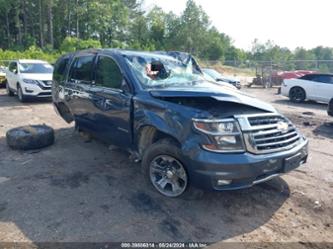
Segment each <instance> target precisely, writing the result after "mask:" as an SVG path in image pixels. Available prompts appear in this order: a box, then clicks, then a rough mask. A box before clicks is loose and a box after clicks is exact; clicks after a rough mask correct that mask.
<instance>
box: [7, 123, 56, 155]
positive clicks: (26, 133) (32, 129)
mask: <svg viewBox="0 0 333 249" xmlns="http://www.w3.org/2000/svg"><path fill="white" fill-rule="evenodd" d="M6 139H7V144H8V146H9V147H10V148H12V149H15V150H34V149H41V148H44V147H46V146H49V145H51V144H53V143H54V130H53V129H52V128H51V127H49V126H46V125H31V126H22V127H18V128H14V129H11V130H9V131H7V133H6Z"/></svg>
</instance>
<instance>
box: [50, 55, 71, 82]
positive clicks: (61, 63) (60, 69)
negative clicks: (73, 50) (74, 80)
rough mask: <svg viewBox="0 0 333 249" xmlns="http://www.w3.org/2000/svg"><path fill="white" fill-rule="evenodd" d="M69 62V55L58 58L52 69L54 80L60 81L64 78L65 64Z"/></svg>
mask: <svg viewBox="0 0 333 249" xmlns="http://www.w3.org/2000/svg"><path fill="white" fill-rule="evenodd" d="M68 62H69V57H63V58H60V59H59V60H58V61H57V62H56V64H55V66H54V71H53V79H54V80H56V81H62V80H64V78H65V74H66V68H67V64H68Z"/></svg>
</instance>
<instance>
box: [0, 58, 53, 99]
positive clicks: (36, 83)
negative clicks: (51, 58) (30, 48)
mask: <svg viewBox="0 0 333 249" xmlns="http://www.w3.org/2000/svg"><path fill="white" fill-rule="evenodd" d="M52 73H53V66H52V65H50V64H49V63H47V62H46V61H41V60H15V61H11V62H10V63H9V67H8V70H7V71H6V79H7V84H6V88H7V93H8V95H9V96H14V93H17V96H18V98H19V100H20V101H21V102H24V101H25V100H27V99H28V98H33V97H35V98H45V97H51V87H52Z"/></svg>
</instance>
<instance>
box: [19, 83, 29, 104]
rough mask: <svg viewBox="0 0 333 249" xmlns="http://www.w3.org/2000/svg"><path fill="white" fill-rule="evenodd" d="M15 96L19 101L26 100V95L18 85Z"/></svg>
mask: <svg viewBox="0 0 333 249" xmlns="http://www.w3.org/2000/svg"><path fill="white" fill-rule="evenodd" d="M17 97H18V99H19V101H20V102H22V103H24V102H25V101H26V100H27V98H26V96H25V95H24V94H23V92H22V88H21V86H20V85H17Z"/></svg>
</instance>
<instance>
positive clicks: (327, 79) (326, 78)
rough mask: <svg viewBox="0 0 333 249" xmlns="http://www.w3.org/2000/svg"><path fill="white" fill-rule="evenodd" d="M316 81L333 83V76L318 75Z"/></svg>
mask: <svg viewBox="0 0 333 249" xmlns="http://www.w3.org/2000/svg"><path fill="white" fill-rule="evenodd" d="M315 81H318V82H322V83H333V81H332V76H330V75H317V76H316V78H315Z"/></svg>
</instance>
